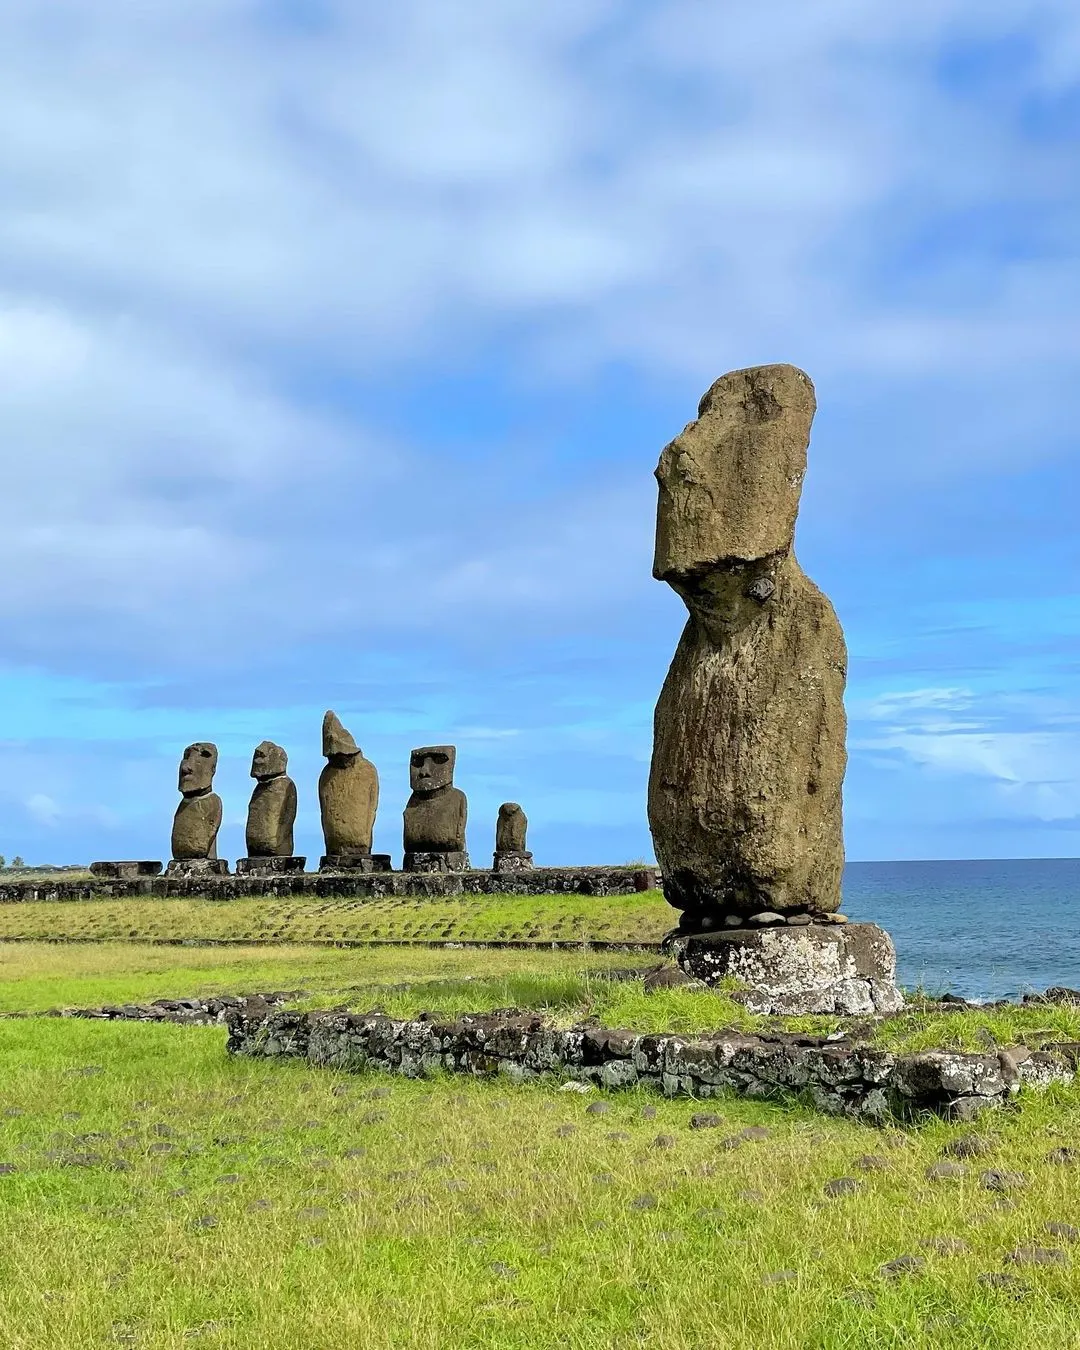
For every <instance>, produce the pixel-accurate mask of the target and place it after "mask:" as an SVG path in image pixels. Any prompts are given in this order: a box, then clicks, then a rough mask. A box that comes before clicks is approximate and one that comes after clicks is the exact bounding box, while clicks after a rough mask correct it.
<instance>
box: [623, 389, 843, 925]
mask: <svg viewBox="0 0 1080 1350" xmlns="http://www.w3.org/2000/svg"><path fill="white" fill-rule="evenodd" d="M814 409H815V399H814V389H813V385H812V384H811V382H810V380H809V378H808V377H807V376H806V375H805V374H804V373H803V372H802V371H800V370H796V369H795V367H793V366H789V365H773V366H759V367H755V368H753V369H749V370H739V371H733V372H731V373H730V374H728V375H725V376H723V377H722V378H721V379H719V380H717V381H716V383H715V384H713V386H712V387H711V388H710V389H709V390H708V392H707V393H706V394H705V395H704V397H703V398H702V400H701V403H700V405H699V408H698V419H697V421H696V422H692V423H690V425H688V426H687V427H686V428H685V429H684V430H683V432H682V433H681V434H680V435H679V436H678V437H676V439H675V440H674V441H672V442H671V444H670V445H668V446H667V447H666V448H665V450H664V451H663V453H662V454H661V456H660V463H659V465H658V466H657V470H656V477H657V480H658V482H659V504H658V508H657V522H656V553H655V559H654V564H653V575H654V576H655V577H657V578H658V579H659V580H662V581H666V582H667V583H668V584H669V585H670V586H672V587H673V588H674V589H675V591H676V592H677V593H678V595H679V597H680V598H681V599H682V600H683V602H684V603H685V605H686V606H687V608H688V609H689V611H690V621H689V623H688V624H687V626H686V628H685V630H684V632H683V635H682V639H681V641H680V643H679V647H678V650H677V651H676V653H675V657H674V660H673V661H672V665H671V669H670V670H669V672H668V676H667V679H666V681H665V683H664V688H663V691H662V692H661V694H660V699H659V701H658V703H657V706H656V715H655V734H654V748H653V760H652V772H651V776H650V781H649V823H650V826H651V828H652V834H653V839H654V842H655V845H656V856H657V861H658V862H659V864H660V868H661V871H662V873H663V877H664V893H665V895H666V896H667V898H668V900H669V902H670V903H671V904H672V905H674V906H675V907H676V908H677V909H682V910H689V911H696V912H699V913H705V912H709V911H712V912H715V913H717V914H719V915H722V914H726V913H742V914H758V913H761V912H762V911H766V912H770V913H773V912H776V913H780V914H783V913H785V912H787V911H788V910H795V911H805V910H813V911H814V912H815V913H819V912H820V913H829V912H831V911H833V910H836V909H838V908H839V906H840V877H841V871H842V867H843V841H842V835H841V787H842V783H843V777H844V765H845V749H844V735H845V719H844V706H843V694H844V672H845V670H846V667H847V659H846V653H845V648H844V638H843V634H842V632H841V629H840V624H839V623H838V621H837V619H836V615H835V613H834V611H833V608H832V606H831V605H830V604H829V602H828V600H827V599H826V598H825V596H824V595H823V594H822V593H821V592H820V591H819V590H818V588H817V587H816V586H815V585H814V584H813V582H811V581H810V580H809V579H808V578H807V577H806V576H805V574H804V573H803V572H802V570H801V568H800V567H799V564H798V563H797V562H796V560H795V556H794V553H793V552H792V538H793V534H794V529H795V517H796V514H797V512H798V507H799V496H800V493H801V490H802V482H803V477H804V474H805V471H806V447H807V444H808V442H809V439H810V424H811V422H812V420H813V416H814ZM691 728H692V729H693V730H691ZM747 747H753V752H752V753H748V752H747Z"/></svg>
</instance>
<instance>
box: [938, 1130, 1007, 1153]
mask: <svg viewBox="0 0 1080 1350" xmlns="http://www.w3.org/2000/svg"><path fill="white" fill-rule="evenodd" d="M994 1148H995V1143H994V1141H993V1140H992V1139H988V1138H987V1137H986V1135H983V1134H962V1135H960V1137H959V1138H957V1139H950V1140H949V1142H948V1143H947V1144H946V1145H945V1147H944V1148H943V1149H942V1150H941V1152H942V1154H944V1155H945V1156H947V1157H950V1158H982V1157H984V1156H985V1155H986V1154H987V1153H992V1152H993V1151H994Z"/></svg>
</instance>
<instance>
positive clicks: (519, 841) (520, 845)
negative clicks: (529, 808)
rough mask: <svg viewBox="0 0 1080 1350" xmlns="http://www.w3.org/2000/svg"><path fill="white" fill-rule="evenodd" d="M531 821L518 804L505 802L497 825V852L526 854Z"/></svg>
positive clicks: (501, 807) (500, 810)
mask: <svg viewBox="0 0 1080 1350" xmlns="http://www.w3.org/2000/svg"><path fill="white" fill-rule="evenodd" d="M528 828H529V821H528V819H527V817H526V815H525V812H524V811H523V810H522V809H521V807H520V806H518V804H517V802H503V804H502V806H500V807H499V817H498V820H497V821H496V823H495V852H496V853H524V852H525V851H526V847H527V846H526V843H525V837H526V833H527V831H528Z"/></svg>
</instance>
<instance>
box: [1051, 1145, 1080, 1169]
mask: <svg viewBox="0 0 1080 1350" xmlns="http://www.w3.org/2000/svg"><path fill="white" fill-rule="evenodd" d="M1046 1161H1047V1162H1048V1163H1052V1164H1053V1165H1054V1166H1055V1167H1073V1166H1075V1164H1076V1163H1077V1162H1078V1161H1080V1150H1077V1149H1075V1148H1069V1147H1068V1146H1067V1145H1063V1146H1062V1147H1061V1148H1052V1149H1051V1150H1050V1152H1049V1153H1048V1154H1047V1155H1046Z"/></svg>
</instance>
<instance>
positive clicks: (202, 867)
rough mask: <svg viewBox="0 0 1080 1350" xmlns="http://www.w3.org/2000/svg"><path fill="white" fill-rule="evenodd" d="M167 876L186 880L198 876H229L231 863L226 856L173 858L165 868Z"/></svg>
mask: <svg viewBox="0 0 1080 1350" xmlns="http://www.w3.org/2000/svg"><path fill="white" fill-rule="evenodd" d="M165 875H166V876H167V877H175V878H176V879H177V880H178V881H186V880H188V879H189V878H190V879H194V878H197V877H227V876H228V875H229V864H228V862H227V861H226V860H225V859H224V858H173V859H172V860H171V862H170V863H169V865H168V867H166V869H165Z"/></svg>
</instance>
